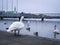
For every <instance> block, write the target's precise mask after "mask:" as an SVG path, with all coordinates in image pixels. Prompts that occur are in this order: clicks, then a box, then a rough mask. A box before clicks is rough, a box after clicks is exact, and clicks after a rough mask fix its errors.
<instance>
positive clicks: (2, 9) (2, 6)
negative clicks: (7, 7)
mask: <svg viewBox="0 0 60 45" xmlns="http://www.w3.org/2000/svg"><path fill="white" fill-rule="evenodd" d="M2 11H3V0H2Z"/></svg>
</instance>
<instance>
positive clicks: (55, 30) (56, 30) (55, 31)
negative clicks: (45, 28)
mask: <svg viewBox="0 0 60 45" xmlns="http://www.w3.org/2000/svg"><path fill="white" fill-rule="evenodd" d="M53 32H54V33H55V34H59V30H58V29H57V28H56V25H55V26H54V31H53Z"/></svg>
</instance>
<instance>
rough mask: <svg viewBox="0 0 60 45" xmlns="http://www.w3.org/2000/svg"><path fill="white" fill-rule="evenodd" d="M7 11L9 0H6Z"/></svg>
mask: <svg viewBox="0 0 60 45" xmlns="http://www.w3.org/2000/svg"><path fill="white" fill-rule="evenodd" d="M6 11H8V0H6Z"/></svg>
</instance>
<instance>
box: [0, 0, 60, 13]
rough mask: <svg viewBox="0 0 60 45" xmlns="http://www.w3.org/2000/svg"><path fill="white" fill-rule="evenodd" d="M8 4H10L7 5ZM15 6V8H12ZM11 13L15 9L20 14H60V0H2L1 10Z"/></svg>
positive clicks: (0, 3) (0, 0) (0, 2)
mask: <svg viewBox="0 0 60 45" xmlns="http://www.w3.org/2000/svg"><path fill="white" fill-rule="evenodd" d="M6 2H8V3H6ZM12 6H13V7H12ZM2 7H3V10H5V11H7V10H8V11H11V10H12V9H13V8H14V7H16V9H18V12H28V13H60V0H18V7H17V0H13V5H12V0H3V6H2V0H0V10H2Z"/></svg>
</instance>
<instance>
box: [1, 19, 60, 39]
mask: <svg viewBox="0 0 60 45" xmlns="http://www.w3.org/2000/svg"><path fill="white" fill-rule="evenodd" d="M15 21H18V20H13V19H9V20H8V19H4V20H0V30H3V31H6V28H8V27H9V26H10V25H11V24H12V22H15ZM23 23H24V24H25V27H24V28H23V29H22V30H21V31H20V33H21V34H23V35H32V36H34V32H38V36H42V37H48V38H54V33H53V31H54V25H57V29H58V30H59V32H60V19H44V22H42V21H41V19H39V20H38V19H37V20H28V19H25V21H23ZM28 24H29V27H30V32H29V31H28V30H26V28H27V26H28ZM57 39H60V34H59V35H57Z"/></svg>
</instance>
